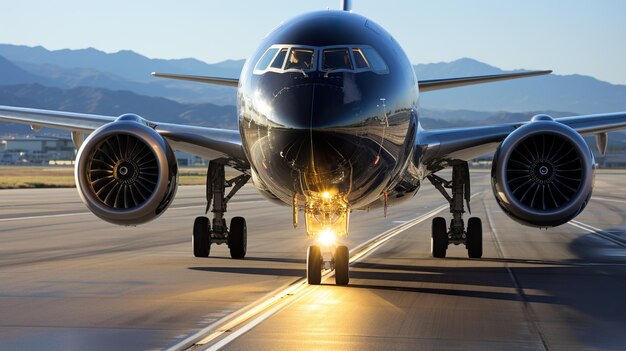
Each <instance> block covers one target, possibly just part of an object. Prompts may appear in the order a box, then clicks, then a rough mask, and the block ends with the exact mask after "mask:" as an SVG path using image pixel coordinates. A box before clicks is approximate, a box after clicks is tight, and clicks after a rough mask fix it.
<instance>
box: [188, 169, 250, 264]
mask: <svg viewBox="0 0 626 351" xmlns="http://www.w3.org/2000/svg"><path fill="white" fill-rule="evenodd" d="M249 179H250V176H249V175H247V174H242V175H240V176H238V177H235V178H233V179H231V180H226V176H225V173H224V163H223V162H220V161H219V160H215V161H210V162H209V169H208V172H207V180H206V199H207V206H206V211H205V213H208V212H209V208H210V207H211V204H213V209H212V210H211V212H212V213H213V220H212V223H209V218H208V217H205V216H201V217H197V218H196V220H195V221H194V224H193V237H192V239H193V255H194V256H195V257H209V253H210V251H211V244H218V245H221V244H227V245H228V248H229V249H230V256H231V257H232V258H244V257H245V256H246V246H247V228H246V220H245V219H244V218H243V217H233V218H232V219H231V220H230V226H229V227H226V219H224V213H226V204H227V203H228V201H229V200H230V199H231V198H232V197H233V195H235V193H237V191H238V190H239V189H241V187H242V186H244V184H246V182H247V181H248V180H249ZM231 186H232V187H233V188H232V189H231V190H230V192H229V193H228V195H226V193H225V189H226V187H231Z"/></svg>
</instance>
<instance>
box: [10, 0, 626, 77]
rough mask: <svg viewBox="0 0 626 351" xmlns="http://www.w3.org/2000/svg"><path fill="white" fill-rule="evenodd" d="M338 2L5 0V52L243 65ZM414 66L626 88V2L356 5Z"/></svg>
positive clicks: (374, 0)
mask: <svg viewBox="0 0 626 351" xmlns="http://www.w3.org/2000/svg"><path fill="white" fill-rule="evenodd" d="M338 5H339V1H338V0H332V1H329V0H317V1H311V0H307V1H304V0H271V1H269V0H268V1H246V0H241V1H209V0H203V1H202V0H181V1H171V0H170V1H165V0H153V1H139V0H138V1H128V0H125V1H121V0H107V1H98V2H95V1H85V0H56V1H49V2H44V1H39V0H38V1H34V0H20V1H14V0H10V1H9V0H0V8H1V9H2V12H3V16H2V29H1V30H0V43H11V44H22V45H43V46H45V47H47V48H49V49H61V48H72V49H77V48H85V47H95V48H98V49H101V50H104V51H107V52H115V51H118V50H121V49H131V50H134V51H136V52H139V53H141V54H144V55H146V56H149V57H153V58H182V57H195V58H198V59H201V60H203V61H207V62H217V61H222V60H225V59H229V58H245V57H247V56H248V55H249V54H250V53H251V52H252V51H253V50H254V49H255V48H256V45H257V44H258V42H259V40H260V39H261V38H262V37H263V36H264V35H265V34H266V33H267V32H269V31H270V30H271V29H272V28H274V27H275V26H276V25H278V24H279V23H280V22H281V21H284V20H286V19H288V18H290V17H293V16H296V15H298V14H300V13H304V12H307V11H313V10H323V9H326V8H327V7H330V8H332V9H336V8H337V7H338ZM353 9H354V11H355V12H358V13H360V14H362V15H364V16H366V17H369V18H371V19H373V20H374V21H376V22H378V23H379V24H381V25H382V26H383V27H385V28H387V30H388V31H389V32H390V33H391V34H393V35H394V36H395V37H396V39H397V40H398V41H399V42H400V43H401V44H402V45H403V47H404V49H405V51H406V52H407V54H408V55H409V57H410V58H411V60H412V61H413V63H429V62H441V61H452V60H455V59H458V58H461V57H471V58H475V59H477V60H480V61H483V62H486V63H489V64H491V65H494V66H498V67H500V68H504V69H514V68H527V69H553V70H554V71H555V73H557V74H573V73H579V74H585V75H591V76H595V77H597V78H599V79H602V80H606V81H609V82H612V83H617V84H626V59H625V58H626V20H624V16H625V15H626V1H622V0H593V1H590V0H541V1H540V0H526V1H504V0H471V1H470V0H429V1H416V0H395V1H394V0H389V1H381V0H353Z"/></svg>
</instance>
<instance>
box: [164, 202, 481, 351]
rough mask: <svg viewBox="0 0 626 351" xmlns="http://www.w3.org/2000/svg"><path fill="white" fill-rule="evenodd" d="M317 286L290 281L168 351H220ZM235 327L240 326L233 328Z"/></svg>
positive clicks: (367, 250) (356, 253)
mask: <svg viewBox="0 0 626 351" xmlns="http://www.w3.org/2000/svg"><path fill="white" fill-rule="evenodd" d="M478 194H479V193H478ZM478 194H474V195H473V196H472V197H474V196H477V195H478ZM446 208H449V205H448V204H446V205H442V206H439V207H437V208H435V209H433V210H431V211H429V212H427V213H425V214H423V215H421V216H419V217H417V218H415V219H413V220H410V221H408V222H407V223H404V224H401V225H398V226H396V227H393V228H391V229H388V230H387V231H385V232H383V233H381V234H379V235H377V236H375V237H373V238H371V239H370V240H368V241H365V242H363V243H361V244H360V245H358V246H357V247H355V248H354V249H352V250H351V251H350V264H353V263H355V262H357V261H358V260H360V259H363V258H365V257H366V255H368V254H371V253H372V252H373V251H374V250H376V249H377V248H379V247H380V246H381V245H383V244H384V243H386V242H387V241H389V240H390V239H392V238H393V237H395V236H396V235H399V234H401V233H403V232H404V231H406V230H407V229H409V228H411V227H413V226H415V225H417V224H419V223H421V222H423V221H425V220H427V219H429V218H431V217H433V216H435V215H436V214H438V213H439V212H441V211H443V210H445V209H446ZM333 275H334V271H331V270H324V271H323V272H322V282H324V281H326V280H327V279H328V278H330V277H332V276H333ZM315 287H318V285H308V284H307V282H306V278H300V279H298V280H296V281H295V282H293V283H291V284H288V286H287V287H286V288H279V289H278V291H274V292H272V293H270V294H269V297H268V296H267V295H266V297H264V298H261V299H259V300H257V302H255V303H252V304H250V305H247V306H245V307H243V308H241V309H240V310H238V311H235V312H234V313H232V314H230V315H228V316H225V317H224V318H222V319H220V320H218V321H216V322H215V323H213V324H211V325H209V326H207V327H205V328H204V329H202V330H200V331H199V332H197V333H195V334H193V335H191V336H189V337H188V338H186V339H184V340H182V341H181V342H179V343H178V344H176V345H174V346H172V347H170V348H168V349H167V351H178V350H198V349H202V350H219V349H220V348H222V347H224V346H226V345H227V344H229V343H230V342H232V341H234V340H235V339H237V338H238V337H240V336H241V335H243V334H245V333H246V332H248V331H249V330H251V329H252V328H254V327H255V326H257V325H259V324H260V323H262V322H263V321H265V320H266V319H268V318H269V317H271V316H273V315H274V314H276V313H277V312H279V311H280V310H282V309H283V308H285V307H287V306H288V305H289V304H291V303H293V302H295V301H297V300H299V299H301V298H302V297H304V296H306V293H308V292H311V291H312V290H313V288H315ZM307 288H308V289H307ZM303 291H304V293H302V294H299V295H298V296H297V298H295V299H290V298H289V297H294V296H296V295H297V294H298V293H301V292H303ZM235 328H238V329H237V330H235V331H233V329H235ZM225 333H230V334H229V335H228V336H226V337H224V338H223V339H221V340H219V341H218V342H217V343H215V344H213V345H207V344H209V343H211V342H213V341H215V340H216V339H218V338H219V337H221V336H223V335H224V334H225Z"/></svg>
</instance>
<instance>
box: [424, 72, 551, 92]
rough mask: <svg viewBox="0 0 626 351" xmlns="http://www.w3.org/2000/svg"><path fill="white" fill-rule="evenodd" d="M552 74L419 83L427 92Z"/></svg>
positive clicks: (537, 73) (518, 74) (497, 75)
mask: <svg viewBox="0 0 626 351" xmlns="http://www.w3.org/2000/svg"><path fill="white" fill-rule="evenodd" d="M550 73H552V71H551V70H546V71H529V72H518V73H503V74H492V75H487V76H475V77H462V78H445V79H431V80H420V81H419V82H418V85H419V90H420V92H427V91H433V90H441V89H450V88H457V87H462V86H466V85H474V84H483V83H491V82H497V81H501V80H509V79H518V78H527V77H534V76H542V75H545V74H550Z"/></svg>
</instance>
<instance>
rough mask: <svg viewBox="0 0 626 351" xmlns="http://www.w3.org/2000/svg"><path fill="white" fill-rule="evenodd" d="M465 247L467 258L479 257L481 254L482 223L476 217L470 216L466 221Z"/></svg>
mask: <svg viewBox="0 0 626 351" xmlns="http://www.w3.org/2000/svg"><path fill="white" fill-rule="evenodd" d="M465 247H466V248H467V256H469V258H481V257H482V256H483V224H482V221H481V220H480V218H478V217H471V218H470V219H469V220H468V221H467V238H466V241H465Z"/></svg>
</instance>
